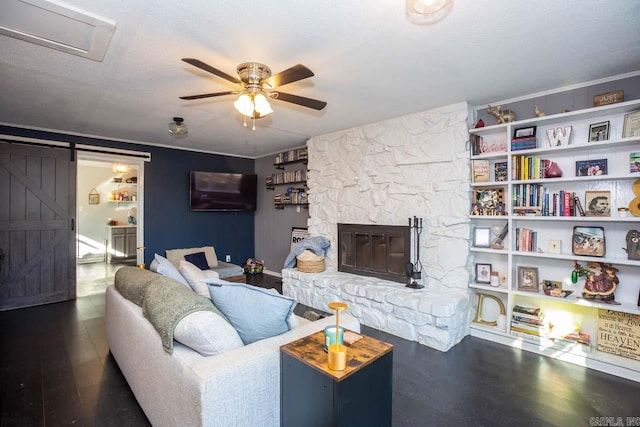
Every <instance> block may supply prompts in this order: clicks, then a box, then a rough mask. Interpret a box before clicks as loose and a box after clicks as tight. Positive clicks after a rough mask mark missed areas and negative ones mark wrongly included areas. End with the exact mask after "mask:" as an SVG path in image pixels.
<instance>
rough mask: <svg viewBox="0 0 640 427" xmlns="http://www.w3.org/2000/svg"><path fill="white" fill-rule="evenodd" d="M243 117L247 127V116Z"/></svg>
mask: <svg viewBox="0 0 640 427" xmlns="http://www.w3.org/2000/svg"><path fill="white" fill-rule="evenodd" d="M242 117H244V127H247V116H245V115H243V116H242Z"/></svg>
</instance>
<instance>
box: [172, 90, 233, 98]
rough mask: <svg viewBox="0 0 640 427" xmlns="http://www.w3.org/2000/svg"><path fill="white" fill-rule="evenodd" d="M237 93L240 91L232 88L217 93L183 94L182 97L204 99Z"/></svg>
mask: <svg viewBox="0 0 640 427" xmlns="http://www.w3.org/2000/svg"><path fill="white" fill-rule="evenodd" d="M236 93H240V92H238V91H237V90H232V91H229V92H215V93H203V94H202V95H190V96H181V97H180V99H202V98H212V97H214V96H223V95H233V94H236Z"/></svg>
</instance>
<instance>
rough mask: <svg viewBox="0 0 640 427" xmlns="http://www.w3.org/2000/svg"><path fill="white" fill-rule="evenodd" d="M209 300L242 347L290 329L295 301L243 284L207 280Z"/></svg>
mask: <svg viewBox="0 0 640 427" xmlns="http://www.w3.org/2000/svg"><path fill="white" fill-rule="evenodd" d="M207 283H209V292H211V298H212V300H213V303H214V304H215V306H216V307H218V309H220V311H222V312H223V313H224V315H225V316H227V319H229V322H231V324H232V325H233V327H234V328H235V329H236V331H238V335H240V338H242V341H243V342H244V343H245V344H250V343H252V342H255V341H259V340H262V339H265V338H270V337H273V336H276V335H280V334H283V333H285V332H287V331H288V330H289V329H290V326H289V322H288V321H289V317H290V316H291V315H292V313H293V308H294V307H295V305H296V302H295V300H294V299H292V298H289V297H285V296H283V295H279V294H272V293H271V292H269V291H267V290H266V289H262V288H259V287H256V286H251V285H247V284H245V283H232V282H227V281H224V280H213V279H207Z"/></svg>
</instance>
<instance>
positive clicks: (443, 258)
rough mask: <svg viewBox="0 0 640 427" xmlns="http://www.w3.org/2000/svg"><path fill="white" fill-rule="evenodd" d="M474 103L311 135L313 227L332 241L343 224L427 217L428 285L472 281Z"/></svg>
mask: <svg viewBox="0 0 640 427" xmlns="http://www.w3.org/2000/svg"><path fill="white" fill-rule="evenodd" d="M468 117H469V107H468V105H467V104H466V103H459V104H454V105H450V106H446V107H441V108H437V109H433V110H429V111H424V112H420V113H415V114H411V115H408V116H403V117H399V118H395V119H391V120H386V121H383V122H379V123H374V124H370V125H366V126H362V127H359V128H354V129H350V130H346V131H342V132H336V133H333V134H328V135H321V136H317V137H313V138H311V139H310V140H309V141H308V143H307V145H308V147H309V178H308V186H309V203H310V211H309V215H310V218H309V221H308V226H309V231H310V234H311V235H312V236H317V235H319V236H325V237H327V238H328V239H329V240H330V241H331V243H332V245H331V249H330V250H329V253H328V257H327V260H326V263H327V268H328V269H329V270H335V266H336V265H337V264H336V257H337V250H335V248H336V247H337V223H360V224H389V225H407V224H408V218H410V217H411V218H413V216H417V217H422V218H424V222H423V225H424V231H423V233H422V235H421V242H420V243H421V245H420V246H421V248H420V252H421V262H422V265H423V270H422V271H423V274H422V276H423V279H422V284H424V285H425V286H427V287H430V288H438V287H441V286H444V287H448V288H467V285H468V283H469V270H468V268H467V259H468V256H469V235H470V231H469V230H470V225H469V220H468V218H467V214H468V210H469V203H470V202H469V200H470V199H469V188H470V179H469V152H468V151H466V142H467V140H468V133H467V129H468V124H467V121H468Z"/></svg>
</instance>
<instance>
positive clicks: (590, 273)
mask: <svg viewBox="0 0 640 427" xmlns="http://www.w3.org/2000/svg"><path fill="white" fill-rule="evenodd" d="M617 272H618V269H617V268H615V267H614V266H613V265H611V264H606V263H603V262H591V261H590V262H588V263H587V268H586V269H584V268H583V267H582V266H580V265H579V264H578V263H577V262H576V263H575V266H574V271H573V273H572V275H571V279H572V281H573V278H574V275H575V276H585V278H586V280H585V283H584V288H583V291H582V298H584V299H587V300H595V301H600V302H608V303H610V304H618V303H616V302H615V296H614V293H615V291H616V288H617V286H618V283H620V280H619V279H618V276H616V273H617Z"/></svg>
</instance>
